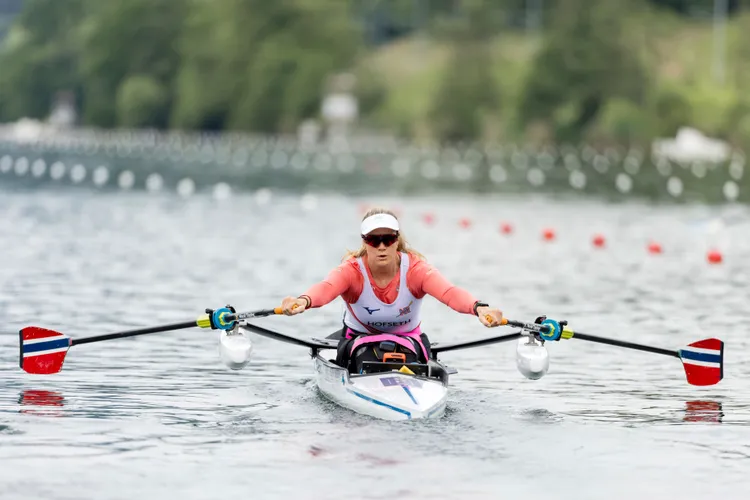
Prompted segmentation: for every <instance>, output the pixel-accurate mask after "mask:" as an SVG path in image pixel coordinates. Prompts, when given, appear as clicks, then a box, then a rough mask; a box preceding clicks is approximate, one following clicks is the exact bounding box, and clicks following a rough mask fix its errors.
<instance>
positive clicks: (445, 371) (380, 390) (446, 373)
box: [221, 324, 457, 420]
mask: <svg viewBox="0 0 750 500" xmlns="http://www.w3.org/2000/svg"><path fill="white" fill-rule="evenodd" d="M242 333H256V334H259V335H262V336H265V337H271V338H274V339H276V340H282V341H285V342H289V343H293V344H297V345H304V346H306V347H309V348H310V354H311V357H312V360H313V370H314V372H315V383H316V386H317V388H318V390H319V391H320V393H321V394H322V395H323V396H324V397H325V398H326V399H328V400H330V401H332V402H334V403H336V404H338V405H339V406H342V407H344V408H348V409H350V410H352V411H355V412H357V413H361V414H363V415H368V416H370V417H375V418H379V419H383V420H411V419H420V418H435V417H440V416H442V415H443V412H444V411H445V404H446V401H447V400H448V379H449V377H450V375H452V374H455V373H457V371H456V370H455V369H453V368H449V367H447V366H445V365H444V364H442V363H441V362H440V361H438V360H437V359H431V360H429V361H428V362H427V363H409V364H403V363H398V362H377V361H365V362H364V363H363V369H362V373H356V374H353V373H349V370H347V369H346V368H343V367H341V366H339V365H337V364H336V363H335V362H334V360H332V359H327V358H326V357H325V356H324V353H326V352H327V351H329V350H331V349H335V348H336V347H337V346H338V342H337V341H336V340H331V339H318V338H312V339H309V340H305V339H300V338H297V337H286V336H285V335H284V334H279V333H278V332H272V331H270V330H267V329H265V328H261V327H258V326H256V325H250V324H245V325H241V326H238V329H237V330H235V331H234V332H231V331H230V332H228V333H223V334H222V335H224V337H225V339H226V340H225V341H224V342H222V344H221V345H222V351H223V354H222V357H223V358H224V359H230V358H231V359H234V360H235V365H234V366H235V368H240V367H239V366H238V365H237V364H236V363H237V362H239V361H240V360H242V359H243V356H244V353H246V352H248V351H249V350H250V347H249V346H250V345H251V344H250V341H249V339H248V338H247V337H246V336H245V335H243V334H242ZM230 343H231V346H230ZM244 359H248V358H246V357H245V358H244Z"/></svg>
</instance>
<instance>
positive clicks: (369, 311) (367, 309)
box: [362, 306, 380, 316]
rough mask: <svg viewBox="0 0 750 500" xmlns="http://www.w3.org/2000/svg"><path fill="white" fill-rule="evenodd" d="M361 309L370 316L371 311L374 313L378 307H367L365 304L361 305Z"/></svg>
mask: <svg viewBox="0 0 750 500" xmlns="http://www.w3.org/2000/svg"><path fill="white" fill-rule="evenodd" d="M362 309H364V310H365V311H367V313H368V314H369V315H370V316H372V313H374V312H375V311H380V309H370V308H369V307H367V306H362Z"/></svg>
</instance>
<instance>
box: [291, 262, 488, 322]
mask: <svg viewBox="0 0 750 500" xmlns="http://www.w3.org/2000/svg"><path fill="white" fill-rule="evenodd" d="M362 261H363V263H364V264H365V266H364V267H365V269H366V270H367V276H368V278H369V280H370V284H371V285H372V289H373V291H374V292H375V296H376V297H377V298H378V299H380V300H381V301H382V302H384V303H386V304H392V303H393V301H395V300H396V297H397V296H398V287H399V282H400V281H401V276H400V274H401V273H396V276H395V277H394V278H393V279H392V280H391V281H390V282H389V283H388V284H387V285H385V286H384V287H380V286H378V285H377V284H376V283H375V280H373V278H372V273H371V272H370V266H368V265H367V256H366V255H365V256H364V257H362ZM364 286H365V279H364V276H362V273H361V272H360V268H359V264H358V263H357V259H355V258H350V259H347V260H346V261H344V262H343V263H341V264H340V265H339V266H338V267H337V268H336V269H334V270H333V271H331V272H330V273H329V274H328V277H327V278H326V279H325V280H323V281H321V282H320V283H317V284H315V285H313V286H312V287H310V288H309V289H308V290H307V291H306V292H305V293H304V294H303V295H302V297H304V296H307V297H308V298H309V299H310V307H311V308H315V307H321V306H324V305H326V304H328V303H329V302H331V301H332V300H334V299H335V298H336V297H339V296H341V298H343V299H344V301H345V302H347V303H348V304H354V303H355V302H357V300H359V296H360V294H361V293H362V289H363V287H364ZM406 286H408V287H409V291H410V292H411V294H412V295H413V296H414V298H417V299H421V298H423V297H424V296H425V295H431V296H433V297H435V298H436V299H437V300H439V301H440V302H442V303H443V304H445V305H447V306H448V307H450V308H451V309H453V310H454V311H457V312H460V313H464V314H474V304H475V303H476V302H477V300H476V299H475V298H474V297H473V296H472V295H471V294H470V293H469V292H467V291H466V290H464V289H462V288H459V287H457V286H455V285H453V284H452V283H450V282H449V281H448V280H447V279H445V277H443V275H441V274H440V272H439V271H438V270H437V269H435V268H434V267H432V266H431V265H429V264H427V262H425V261H424V260H422V259H420V258H419V257H417V256H416V255H413V254H409V269H408V270H407V272H406Z"/></svg>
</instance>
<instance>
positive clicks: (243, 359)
mask: <svg viewBox="0 0 750 500" xmlns="http://www.w3.org/2000/svg"><path fill="white" fill-rule="evenodd" d="M252 352H253V344H252V343H251V342H250V339H249V338H247V336H245V334H244V333H243V332H242V331H241V330H240V329H239V326H235V327H234V328H233V329H232V330H222V331H221V334H220V335H219V353H220V355H221V361H222V362H223V363H224V364H225V365H226V366H227V367H229V368H231V369H232V370H242V369H243V368H244V367H245V366H246V365H247V364H248V363H249V362H250V356H251V355H252Z"/></svg>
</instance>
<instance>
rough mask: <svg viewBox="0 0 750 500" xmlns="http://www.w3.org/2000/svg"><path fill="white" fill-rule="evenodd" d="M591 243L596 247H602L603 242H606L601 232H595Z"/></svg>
mask: <svg viewBox="0 0 750 500" xmlns="http://www.w3.org/2000/svg"><path fill="white" fill-rule="evenodd" d="M591 243H593V244H594V246H595V247H597V248H603V247H604V244H605V243H606V240H605V239H604V236H603V235H601V234H595V235H594V238H593V239H592V240H591Z"/></svg>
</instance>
